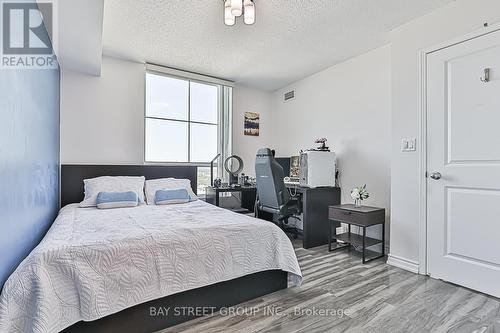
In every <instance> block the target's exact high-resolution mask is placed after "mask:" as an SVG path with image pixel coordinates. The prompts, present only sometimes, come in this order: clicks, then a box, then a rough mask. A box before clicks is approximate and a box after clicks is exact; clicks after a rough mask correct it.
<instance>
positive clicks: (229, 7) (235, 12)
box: [224, 0, 255, 26]
mask: <svg viewBox="0 0 500 333" xmlns="http://www.w3.org/2000/svg"><path fill="white" fill-rule="evenodd" d="M242 15H243V22H245V24H254V23H255V3H254V0H224V24H225V25H229V26H232V25H234V23H235V22H236V17H239V16H242Z"/></svg>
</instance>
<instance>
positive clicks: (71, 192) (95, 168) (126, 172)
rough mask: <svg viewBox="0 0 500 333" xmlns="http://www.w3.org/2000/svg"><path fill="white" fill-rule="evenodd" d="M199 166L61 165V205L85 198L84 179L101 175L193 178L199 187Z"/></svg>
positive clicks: (193, 181) (193, 185)
mask: <svg viewBox="0 0 500 333" xmlns="http://www.w3.org/2000/svg"><path fill="white" fill-rule="evenodd" d="M197 174H198V167H196V166H163V165H61V207H64V206H66V205H68V204H71V203H78V202H80V201H82V200H83V180H84V179H88V178H95V177H100V176H144V177H146V179H159V178H168V177H172V178H178V179H189V180H191V187H192V188H193V191H194V193H196V189H197V187H198V177H197Z"/></svg>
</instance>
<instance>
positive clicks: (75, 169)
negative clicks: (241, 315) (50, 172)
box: [61, 165, 288, 333]
mask: <svg viewBox="0 0 500 333" xmlns="http://www.w3.org/2000/svg"><path fill="white" fill-rule="evenodd" d="M197 169H198V168H197V167H196V166H158V165H62V166H61V206H65V205H68V204H71V203H77V202H80V201H82V200H83V180H84V179H87V178H94V177H99V176H144V177H146V179H158V178H167V177H173V178H180V179H189V180H191V186H192V188H193V191H194V192H195V193H196V189H197V184H198V179H197V171H198V170H197ZM287 281H288V274H287V273H286V272H283V271H280V270H270V271H264V272H259V273H255V274H251V275H246V276H243V277H240V278H237V279H233V280H229V281H223V282H219V283H216V284H212V285H209V286H206V287H202V288H197V289H192V290H187V291H184V292H181V293H178V294H174V295H170V296H167V297H163V298H159V299H156V300H153V301H149V302H146V303H143V304H139V305H136V306H134V307H131V308H127V309H125V310H122V311H120V312H118V313H115V314H112V315H110V316H107V317H104V318H101V319H98V320H95V321H90V322H84V321H81V322H78V323H76V324H74V325H72V326H71V327H68V328H67V329H65V330H64V331H63V332H71V333H73V332H78V333H80V332H93V333H94V332H95V333H99V332H103V333H104V332H106V333H109V332H145V333H146V332H155V331H158V330H161V329H164V328H167V327H171V326H174V325H177V324H180V323H182V322H185V321H188V320H191V319H194V318H196V317H198V316H200V313H203V311H205V313H206V311H208V312H209V313H211V311H218V310H219V309H220V308H223V307H229V306H234V305H236V304H239V303H242V302H245V301H248V300H251V299H254V298H257V297H260V296H263V295H266V294H270V293H272V292H275V291H278V290H281V289H285V288H287V284H288V282H287ZM188 307H189V308H192V309H195V310H196V312H198V313H194V314H193V313H192V312H191V313H189V312H188V311H184V309H187V308H188ZM158 309H170V311H169V312H168V314H167V315H166V314H164V312H161V311H158Z"/></svg>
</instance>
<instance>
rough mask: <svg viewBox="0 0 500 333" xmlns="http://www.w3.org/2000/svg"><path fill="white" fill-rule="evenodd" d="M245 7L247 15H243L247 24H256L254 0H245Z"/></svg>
mask: <svg viewBox="0 0 500 333" xmlns="http://www.w3.org/2000/svg"><path fill="white" fill-rule="evenodd" d="M243 8H245V11H244V12H245V16H244V17H243V21H244V22H245V24H254V23H255V4H254V3H253V1H252V0H244V1H243Z"/></svg>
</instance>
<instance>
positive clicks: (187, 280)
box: [0, 166, 302, 332]
mask: <svg viewBox="0 0 500 333" xmlns="http://www.w3.org/2000/svg"><path fill="white" fill-rule="evenodd" d="M108 168H109V167H99V166H94V167H91V166H85V167H78V166H71V167H69V169H67V168H64V166H63V169H62V184H61V192H62V193H63V197H62V198H61V201H62V202H64V203H68V205H66V206H65V207H63V208H62V209H61V211H60V214H59V216H58V217H57V219H56V221H55V222H54V224H53V225H52V227H51V228H50V230H49V232H48V233H47V235H46V236H45V237H44V239H43V240H42V242H41V243H40V244H39V245H38V246H37V247H36V248H35V249H34V250H33V251H32V253H31V254H30V255H29V256H28V257H27V258H26V259H25V260H24V261H23V262H22V263H21V264H20V265H19V267H18V268H17V269H16V271H15V272H14V273H13V274H12V276H11V277H10V278H9V279H8V280H7V282H6V284H5V285H4V288H3V290H2V294H1V295H0V331H4V330H5V331H8V332H26V331H35V332H58V331H61V330H63V329H66V331H71V332H79V331H83V332H99V331H102V332H119V331H124V330H126V331H134V332H151V331H154V330H158V329H161V328H164V327H168V326H171V325H175V324H177V323H180V322H182V321H185V320H188V319H191V318H192V317H195V316H198V315H200V311H202V314H203V313H205V314H206V311H207V309H218V308H220V307H222V306H231V305H235V304H238V303H240V302H242V301H245V300H248V299H251V298H255V297H258V296H261V295H264V294H266V293H270V292H273V291H276V290H279V289H283V288H286V287H287V285H288V286H291V285H297V284H300V283H301V279H302V277H301V272H300V268H299V266H298V262H297V259H296V256H295V253H294V250H293V247H292V245H291V243H290V241H289V239H288V238H287V237H286V235H285V234H284V233H283V232H282V231H281V230H280V229H279V228H278V227H276V226H275V225H274V224H272V223H269V222H265V221H261V220H257V219H253V218H251V217H247V216H244V215H239V214H235V213H232V212H230V211H227V210H223V209H221V208H218V207H215V206H212V205H209V204H207V203H205V202H203V201H200V200H198V201H195V202H190V203H186V204H177V205H167V206H147V205H142V206H139V207H134V208H119V209H111V210H98V209H96V208H79V207H78V205H77V204H74V203H70V202H71V201H78V200H79V199H76V198H77V196H76V193H75V191H76V190H77V189H78V188H79V187H78V186H76V185H75V179H77V178H78V179H79V178H82V179H83V178H86V177H89V176H96V174H97V175H99V174H103V173H104V172H105V174H108V175H110V174H111V175H113V172H110V170H106V169H108ZM135 168H139V169H137V170H136V169H135ZM141 168H147V167H133V168H132V169H134V170H135V171H136V172H132V171H131V170H132V169H130V168H129V169H127V167H126V166H120V167H111V169H113V170H114V171H115V172H116V173H117V174H118V173H119V174H120V175H135V174H137V173H139V172H141V173H142V174H144V173H146V174H147V173H148V172H151V169H149V170H140V169H141ZM162 168H168V167H162ZM82 170H83V171H82ZM127 170H128V172H127ZM179 170H180V169H179ZM156 172H159V169H156V170H155V171H154V172H153V173H156ZM182 172H185V170H184V169H182ZM68 174H69V176H68ZM162 176H177V173H176V172H174V170H172V169H170V170H168V169H163V172H162ZM184 176H185V175H184ZM152 177H153V178H154V177H155V176H154V175H153V176H151V177H149V176H148V175H147V178H149V179H151V178H152ZM188 178H189V179H191V181H192V183H194V184H193V187H194V188H196V178H195V173H194V175H193V174H190V175H188ZM68 179H71V180H72V181H71V182H70V183H66V181H67V180H68ZM68 186H69V187H71V188H75V190H71V189H68V188H67V187H68ZM68 195H69V196H68ZM68 198H70V199H68ZM78 198H80V196H78ZM152 307H154V308H155V309H158V308H159V307H163V308H165V309H166V308H172V307H197V308H201V307H203V310H201V309H197V312H196V313H187V314H186V315H182V316H179V315H175V316H173V315H161V316H157V315H154V316H153V315H151V312H150V311H151V308H152Z"/></svg>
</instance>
